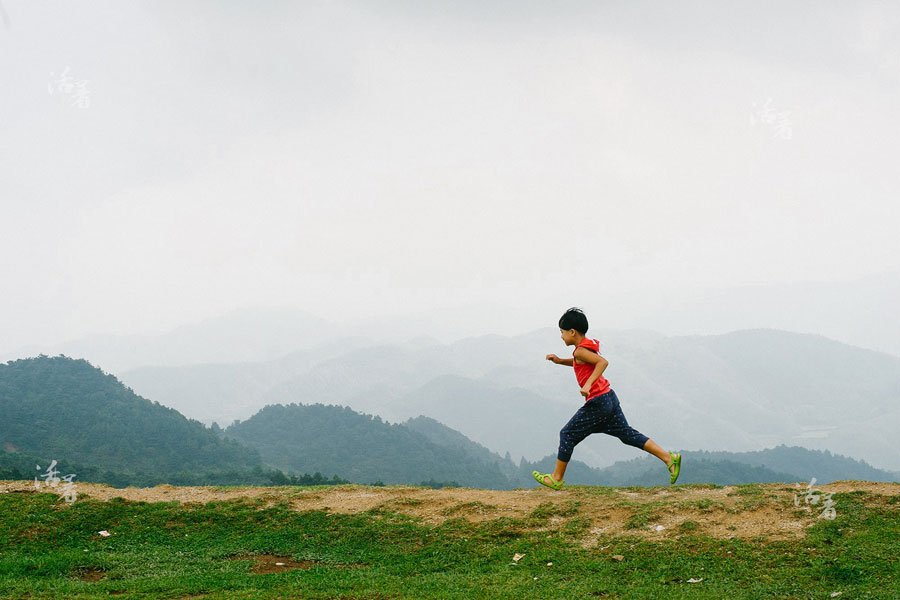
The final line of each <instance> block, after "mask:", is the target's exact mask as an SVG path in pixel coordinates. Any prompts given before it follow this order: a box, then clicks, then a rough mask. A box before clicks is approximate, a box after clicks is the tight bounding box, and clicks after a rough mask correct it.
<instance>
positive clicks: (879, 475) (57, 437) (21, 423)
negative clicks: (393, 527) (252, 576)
mask: <svg viewBox="0 0 900 600" xmlns="http://www.w3.org/2000/svg"><path fill="white" fill-rule="evenodd" d="M0 414H2V415H3V417H4V418H3V419H0V447H2V449H3V451H2V452H0V473H3V472H12V470H17V471H18V472H20V473H29V472H30V470H31V467H32V466H33V465H32V463H33V464H40V465H41V466H47V465H45V464H44V463H45V462H47V463H49V460H45V458H47V457H49V458H56V459H59V460H60V463H61V464H64V465H66V466H67V467H68V466H70V465H78V468H79V469H81V470H82V476H100V475H103V474H104V473H105V474H106V475H107V476H108V475H109V474H110V473H113V474H114V475H115V474H118V475H121V476H130V477H132V478H136V479H137V480H140V481H144V480H148V479H149V480H157V481H158V480H162V481H175V482H179V483H181V482H185V481H192V480H194V479H196V478H197V475H198V474H202V473H210V474H212V475H215V476H216V477H220V478H227V477H229V476H237V475H239V474H240V473H243V474H244V475H243V476H245V477H247V478H249V480H250V481H253V482H256V483H265V482H266V479H267V478H271V477H273V476H274V475H267V474H266V473H265V472H264V469H266V468H269V469H272V468H274V469H281V470H284V471H286V472H288V473H292V474H303V473H307V474H308V473H313V472H318V473H326V474H328V475H337V476H339V477H341V478H343V479H347V480H350V481H353V482H356V483H374V482H377V481H381V482H383V483H405V484H412V485H420V484H422V483H423V482H426V481H431V482H438V483H440V482H442V483H443V484H459V485H464V486H475V487H484V488H493V489H511V488H514V487H533V486H534V485H536V483H535V482H534V480H533V479H532V478H531V471H532V470H533V469H538V470H542V471H543V472H548V471H550V470H552V468H553V465H554V463H555V456H554V454H548V455H546V456H545V457H544V458H542V459H540V460H538V461H534V462H529V461H526V460H524V459H523V460H519V461H518V463H516V462H514V461H513V460H512V458H511V457H510V456H509V454H508V453H507V455H506V456H504V457H501V456H500V455H498V454H496V453H494V452H491V451H490V450H489V449H488V448H486V447H485V446H483V445H481V444H478V443H476V442H473V441H472V440H471V439H469V438H467V437H466V436H465V435H463V434H462V433H460V432H459V431H456V430H453V429H452V428H450V427H447V426H446V425H444V424H442V423H440V422H438V421H436V420H434V419H431V418H427V417H422V416H419V417H416V418H413V419H410V420H408V421H407V422H406V423H405V424H390V423H387V422H384V421H383V420H381V419H380V418H379V417H377V416H372V415H367V414H361V413H358V412H356V411H354V410H352V409H350V408H347V407H339V406H325V405H322V404H317V405H300V404H291V405H270V406H266V407H265V408H264V409H263V410H261V411H259V412H258V413H257V414H256V415H254V416H253V417H251V418H250V419H248V420H247V421H245V422H236V423H233V424H232V425H231V426H229V427H228V428H227V429H226V430H222V429H221V428H218V427H214V428H212V429H208V428H206V427H204V426H203V424H201V423H199V422H196V421H191V420H188V419H186V418H185V417H184V416H183V415H181V414H179V413H178V412H177V411H175V410H173V409H169V408H165V407H162V406H160V405H159V404H158V403H154V402H151V401H149V400H146V399H144V398H141V397H139V396H136V395H135V394H134V393H133V392H132V390H130V389H128V388H126V387H125V386H124V385H122V384H121V383H120V382H119V381H117V380H116V378H115V377H113V376H112V375H108V374H105V373H103V372H102V371H100V369H98V368H96V367H93V366H91V365H90V364H89V363H88V362H87V361H84V360H74V359H71V358H68V357H62V356H61V357H53V358H51V357H46V356H43V357H38V358H35V359H26V360H19V361H14V362H10V363H7V364H3V365H0ZM66 425H67V426H66ZM589 439H590V438H589ZM580 449H581V446H579V450H580ZM669 449H671V450H676V451H677V448H669ZM681 452H682V454H683V456H684V471H683V473H682V477H681V478H680V479H679V483H710V482H711V483H719V484H723V485H724V484H732V483H747V482H751V481H785V482H805V481H809V479H810V478H811V477H816V479H817V481H818V482H820V483H827V482H829V481H832V480H834V479H868V480H872V481H896V480H898V479H900V477H897V474H896V473H887V472H885V471H880V470H878V469H875V468H873V467H871V466H870V465H868V464H866V463H865V462H862V461H857V460H854V459H850V458H847V457H844V456H839V455H834V454H832V453H830V452H821V451H814V450H807V449H804V448H799V447H787V446H784V445H782V446H779V447H776V448H772V449H767V450H764V451H757V452H743V453H735V452H692V451H688V450H684V451H681ZM35 461H40V462H35ZM62 468H63V467H62V466H60V469H62ZM279 473H280V471H278V472H276V473H275V475H278V474H279ZM129 474H130V475H129ZM216 474H217V475H216ZM32 475H33V473H32ZM279 477H280V481H284V480H285V479H284V475H283V473H280V475H279ZM154 478H155V479H154ZM192 478H193V479H192ZM566 479H567V481H568V482H569V483H571V484H576V483H577V484H585V485H667V484H668V472H667V471H666V469H665V465H664V464H663V463H662V462H661V461H659V460H658V459H656V458H655V457H651V456H649V455H641V456H639V457H638V458H634V459H632V460H629V461H622V462H618V463H616V464H613V465H611V466H610V467H607V468H605V469H595V468H591V467H589V466H588V465H586V464H584V463H583V462H580V461H579V460H573V461H572V462H571V463H570V466H569V470H568V472H567V474H566ZM82 480H84V479H82Z"/></svg>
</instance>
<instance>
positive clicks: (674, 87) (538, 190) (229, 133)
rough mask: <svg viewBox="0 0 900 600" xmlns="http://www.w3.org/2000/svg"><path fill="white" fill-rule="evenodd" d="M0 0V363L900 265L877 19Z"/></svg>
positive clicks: (674, 293) (489, 4)
mask: <svg viewBox="0 0 900 600" xmlns="http://www.w3.org/2000/svg"><path fill="white" fill-rule="evenodd" d="M0 2H2V8H3V14H0V16H2V17H3V19H2V22H0V74H2V85H0V208H2V213H0V257H2V258H0V281H2V293H0V315H2V319H0V346H2V347H3V348H5V349H9V348H13V347H16V346H19V345H24V344H31V343H38V342H53V341H61V340H65V339H71V338H74V337H78V336H81V335H85V334H88V333H100V332H110V333H127V332H134V333H149V332H161V331H164V330H167V329H170V328H172V327H175V326H177V325H180V324H183V323H187V322H191V321H195V320H199V319H203V318H206V317H210V316H215V315H218V314H222V313H225V312H227V311H229V310H231V309H234V308H238V307H249V306H275V305H277V306H295V307H298V308H302V309H305V310H308V311H310V312H313V313H315V314H318V315H321V316H323V317H328V318H335V319H339V320H340V319H342V318H346V319H348V320H349V319H354V318H361V317H366V316H372V315H381V314H387V313H396V312H399V311H402V310H411V311H416V312H423V311H428V310H432V309H434V310H440V309H447V308H453V307H457V306H464V305H472V304H478V303H491V304H492V305H493V306H498V307H503V306H508V307H515V310H516V311H518V312H516V313H515V314H516V315H520V318H521V321H518V322H517V323H516V325H517V326H519V328H520V330H521V331H522V332H524V331H530V330H533V329H536V328H538V327H544V326H547V325H552V324H553V323H555V319H557V318H558V316H559V314H561V312H562V311H563V310H564V309H565V308H567V307H569V306H572V305H578V306H583V307H585V309H586V310H588V311H589V312H588V314H589V316H590V315H591V314H592V313H591V312H590V310H591V309H593V310H595V311H599V310H603V311H606V314H605V315H604V318H605V319H606V321H605V324H606V325H608V326H615V325H619V324H626V323H627V324H628V325H637V324H636V323H633V322H630V321H628V319H629V318H631V315H630V313H628V312H627V309H628V308H629V307H633V306H634V304H635V303H636V302H640V301H641V300H644V301H646V302H649V303H651V304H652V302H659V301H660V299H661V298H664V297H665V298H671V297H684V296H687V295H690V294H691V293H696V290H699V289H702V288H714V287H727V286H732V285H740V284H746V283H758V282H772V283H784V282H798V281H849V280H852V279H854V278H858V277H864V276H870V275H876V274H878V273H881V272H883V271H886V270H896V269H897V268H898V267H900V236H898V235H897V233H898V230H900V228H898V225H900V217H898V209H897V198H898V192H900V179H898V175H897V169H896V162H897V156H900V136H898V132H900V127H898V126H900V114H898V110H897V107H898V106H900V97H898V96H900V94H898V92H900V8H898V5H897V4H896V3H891V2H883V3H875V2H846V3H827V4H822V3H820V2H793V3H789V4H785V3H781V2H744V3H740V4H738V3H730V2H705V3H699V2H677V3H672V2H670V3H661V2H653V3H649V2H648V3H643V2H628V3H623V2H617V3H601V2H594V1H592V0H591V1H581V2H573V1H569V2H566V1H554V2H550V1H547V2H537V1H535V0H516V1H512V0H504V1H502V2H500V1H492V0H479V1H468V0H465V1H454V2H436V1H422V0H410V1H399V0H393V1H392V0H366V1H359V2H350V1H342V0H331V1H325V0H321V1H309V2H281V1H279V2H266V3H247V2H236V1H227V2H226V1H219V2H213V1H212V0H204V1H193V2H192V1H190V0H177V1H176V0H172V1H154V2H149V1H148V2H122V1H120V0H115V1H108V2H99V1H80V2H64V1H41V2H34V1H33V0H0ZM67 69H68V70H67ZM63 73H65V75H66V77H68V78H70V79H64V77H63ZM79 94H80V95H79ZM766 103H768V104H766ZM547 314H549V315H552V316H551V320H550V321H549V322H548V321H547V318H546V315H547ZM593 314H596V312H595V313H593ZM542 315H543V316H542ZM486 327H489V326H488V325H486ZM413 333H415V332H413ZM423 333H427V332H423Z"/></svg>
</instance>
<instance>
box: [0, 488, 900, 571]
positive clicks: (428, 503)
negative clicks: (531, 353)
mask: <svg viewBox="0 0 900 600" xmlns="http://www.w3.org/2000/svg"><path fill="white" fill-rule="evenodd" d="M807 485H808V482H791V483H769V484H754V485H749V486H724V487H718V486H712V485H676V486H671V487H653V488H635V487H631V488H609V487H588V486H571V487H567V488H564V489H563V490H560V491H554V490H551V489H549V488H545V487H537V488H534V489H523V490H510V491H497V490H481V489H470V488H444V489H440V490H434V489H430V488H421V487H406V486H386V487H373V486H358V485H342V486H321V487H314V488H301V489H298V488H295V487H290V486H284V487H229V488H215V487H176V486H171V485H158V486H155V487H152V488H135V487H128V488H123V489H118V488H113V487H111V486H108V485H104V484H92V483H78V484H77V488H76V489H77V493H78V499H85V498H93V499H97V500H103V501H106V500H110V499H112V498H122V499H125V500H127V501H133V502H138V501H143V502H171V501H174V500H177V501H179V502H181V503H183V504H188V505H190V504H198V505H199V504H204V503H207V502H211V501H225V500H235V499H245V500H250V501H252V502H253V504H254V505H256V506H257V507H259V508H267V507H271V506H273V505H275V504H282V505H285V506H287V507H289V508H290V509H292V510H296V511H299V512H305V511H310V510H325V511H329V512H333V513H343V514H356V513H365V512H369V511H371V514H373V515H378V514H384V513H402V514H405V515H408V516H409V517H412V518H414V519H417V520H419V521H421V522H422V523H424V524H428V525H432V526H436V525H441V524H442V523H444V522H445V521H447V520H449V519H460V518H461V519H465V520H467V521H469V522H473V523H483V522H487V521H494V520H499V519H503V518H506V519H508V520H507V521H506V522H507V523H509V522H512V521H509V520H516V522H517V523H518V524H519V525H520V526H521V527H524V528H527V529H530V530H537V531H542V530H546V531H552V530H557V529H560V528H566V531H568V532H569V533H570V534H572V535H576V536H579V537H581V540H582V545H583V546H585V547H592V546H595V545H597V544H598V543H599V542H600V540H602V539H604V538H607V537H610V536H621V535H634V536H641V537H645V538H651V539H663V538H668V537H673V536H677V535H680V534H684V533H692V534H701V535H708V536H711V537H716V538H723V539H727V538H731V537H738V538H753V537H761V538H763V539H791V538H798V537H804V536H805V533H806V532H805V529H806V528H807V527H809V526H810V525H812V524H814V523H815V522H817V520H820V519H821V518H822V514H821V513H822V508H823V503H819V504H817V505H815V504H814V505H810V504H808V503H805V502H804V501H803V497H804V496H805V495H806V489H807ZM813 490H815V491H817V492H819V493H820V494H828V493H846V492H858V491H861V492H866V493H868V494H871V495H873V496H896V495H900V484H895V483H878V482H870V481H836V482H833V483H829V484H823V485H814V486H813ZM29 491H30V492H35V491H36V490H35V488H34V484H33V483H30V482H26V481H0V493H9V492H29ZM40 491H42V492H43V491H47V490H46V488H41V490H40ZM76 501H77V500H76ZM795 501H797V502H798V504H799V506H798V505H797V504H795ZM60 503H61V504H66V503H65V502H64V501H63V500H62V499H61V500H60ZM840 510H841V507H840V502H839V501H836V502H835V504H834V511H835V513H836V517H837V518H839V517H840ZM289 561H290V559H284V557H282V558H281V559H279V560H273V561H272V562H284V563H288V562H289ZM278 566H279V567H280V566H283V565H278ZM294 568H301V567H294Z"/></svg>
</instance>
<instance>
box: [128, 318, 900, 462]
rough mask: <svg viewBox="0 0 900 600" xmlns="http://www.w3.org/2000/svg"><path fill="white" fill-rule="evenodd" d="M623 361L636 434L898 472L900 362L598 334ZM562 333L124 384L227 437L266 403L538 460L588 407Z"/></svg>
mask: <svg viewBox="0 0 900 600" xmlns="http://www.w3.org/2000/svg"><path fill="white" fill-rule="evenodd" d="M589 335H590V336H592V337H598V338H599V339H600V340H601V342H602V347H601V350H602V352H604V353H605V356H606V357H607V359H608V360H609V361H610V365H609V367H608V368H607V370H606V371H605V373H604V375H605V376H606V377H607V378H608V379H609V380H610V382H611V383H612V387H613V389H614V390H615V391H616V394H617V395H618V397H619V400H620V402H621V404H622V407H623V410H624V412H625V415H626V417H627V418H628V420H629V422H630V423H631V424H632V426H634V427H635V428H636V429H638V430H639V431H642V432H643V433H645V434H646V435H648V436H650V437H651V438H652V439H654V440H655V441H657V443H659V444H661V445H662V446H663V447H664V448H669V447H678V448H686V449H697V450H729V451H751V450H759V449H762V448H766V447H772V446H776V445H778V444H788V445H801V446H804V447H807V448H811V449H822V450H826V449H827V450H830V451H832V452H835V453H840V454H846V455H849V456H854V457H858V458H861V459H863V460H866V461H867V462H869V463H870V464H872V465H875V466H878V467H881V468H884V469H889V470H894V469H898V468H900V456H898V455H897V454H896V453H895V452H894V451H893V445H892V441H891V440H892V439H894V437H895V433H894V432H896V431H897V430H898V428H900V404H898V403H897V402H896V400H897V399H900V358H898V357H895V356H893V355H889V354H885V353H881V352H876V351H872V350H865V349H862V348H857V347H853V346H849V345H847V344H843V343H840V342H836V341H833V340H829V339H827V338H825V337H822V336H818V335H811V334H797V333H791V332H785V331H777V330H766V329H758V330H745V331H736V332H731V333H728V334H723V335H715V336H672V337H667V336H663V335H661V334H658V333H655V332H651V331H641V330H627V331H619V330H605V329H599V330H596V331H594V330H591V331H589ZM551 352H552V353H556V354H558V355H560V356H564V357H567V356H571V348H570V347H569V348H567V347H566V346H564V345H563V344H562V342H561V340H559V332H558V329H556V328H545V329H541V330H537V331H534V332H531V333H529V334H524V335H520V336H515V337H506V336H499V335H486V336H481V337H476V338H467V339H463V340H459V341H457V342H454V343H451V344H441V343H439V342H436V341H435V340H431V339H428V338H418V339H415V340H411V341H410V342H408V343H404V344H380V345H368V346H367V345H365V341H364V340H360V339H358V338H345V339H343V340H340V341H336V342H328V343H327V344H322V345H320V346H318V347H315V348H313V349H311V350H305V351H299V352H294V353H291V354H288V355H286V356H284V357H281V358H280V359H278V360H275V361H269V362H262V363H249V364H241V363H239V364H224V365H202V366H194V367H172V368H165V367H144V368H140V369H135V370H132V371H127V372H124V373H122V374H120V378H121V379H122V381H123V382H125V383H126V384H127V385H129V386H131V387H132V388H133V389H135V390H136V391H137V392H138V393H139V394H141V395H143V396H145V397H148V398H153V399H155V400H158V401H159V402H161V403H162V404H165V405H167V406H171V407H173V408H176V409H178V410H179V411H180V412H182V413H183V414H185V415H187V416H189V417H191V418H195V419H198V420H200V421H203V422H206V423H212V422H213V421H216V422H218V423H220V424H221V425H223V426H227V425H228V424H229V423H230V422H232V421H233V420H235V419H246V418H247V417H249V416H250V415H252V414H254V413H255V412H256V411H258V410H259V409H260V408H262V407H263V406H265V405H266V404H289V403H295V402H296V403H304V404H314V403H324V404H335V405H342V406H348V407H351V408H353V409H355V410H357V411H361V412H365V413H371V414H376V415H379V416H380V417H382V418H384V419H386V420H389V421H392V422H400V421H404V420H406V419H409V418H412V417H417V416H419V415H424V416H427V417H432V418H434V419H436V420H438V421H440V422H441V423H444V424H446V425H448V426H449V427H452V428H453V429H456V430H458V431H460V432H462V433H463V434H464V435H466V436H468V437H470V438H471V439H473V440H475V441H477V442H479V443H481V444H483V445H484V446H486V447H487V448H489V449H491V450H492V451H494V452H498V453H501V454H503V453H505V452H507V451H509V452H510V453H511V454H512V456H513V458H514V459H516V460H518V458H520V457H525V458H526V459H528V460H537V459H539V458H540V457H542V456H544V455H546V454H547V453H548V452H550V451H552V450H555V448H556V445H557V442H558V432H559V429H560V428H561V427H562V426H563V425H564V424H565V423H566V421H567V420H568V419H569V418H570V417H571V415H572V414H573V413H574V411H575V410H576V409H577V408H578V407H579V406H580V405H581V403H582V402H583V400H582V398H581V396H580V395H579V393H578V386H577V383H576V381H575V376H574V372H573V369H572V368H571V367H563V366H560V365H554V364H552V363H550V362H548V361H546V360H545V358H544V357H545V355H546V354H547V353H551ZM635 452H637V450H636V449H634V448H631V447H628V446H625V445H623V444H621V443H620V442H619V441H618V440H617V439H614V438H611V437H608V436H592V437H590V438H588V440H586V441H585V442H584V443H582V444H581V445H580V446H579V447H578V448H577V450H576V457H577V458H578V459H580V460H583V461H585V462H587V463H588V464H590V465H593V466H596V467H602V466H607V465H610V464H612V463H613V462H615V461H617V460H625V459H629V458H633V457H634V456H635Z"/></svg>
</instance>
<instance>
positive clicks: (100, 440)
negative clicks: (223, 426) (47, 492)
mask: <svg viewBox="0 0 900 600" xmlns="http://www.w3.org/2000/svg"><path fill="white" fill-rule="evenodd" d="M0 413H2V415H3V418H2V419H0V448H2V450H3V451H4V452H5V453H7V454H10V455H11V456H8V457H7V458H6V459H5V460H6V463H7V464H8V465H9V464H11V462H15V461H16V460H18V461H19V463H21V461H22V460H24V459H25V458H26V457H27V459H28V462H29V463H30V462H31V461H32V460H35V459H37V460H39V461H41V462H38V463H36V464H40V465H41V466H42V467H44V465H45V463H46V464H49V463H50V460H51V459H56V460H58V461H59V464H60V465H70V466H71V465H79V466H80V467H81V468H85V469H87V468H88V467H91V468H95V469H97V470H99V471H109V472H114V473H118V474H124V475H133V476H137V477H151V478H153V477H160V476H166V477H176V476H180V475H185V474H187V475H190V474H198V473H203V474H205V473H227V472H235V471H242V472H249V471H252V470H254V469H257V470H259V469H260V468H261V467H262V461H261V460H260V457H259V454H258V453H257V452H256V451H255V450H252V449H250V448H246V447H244V446H242V445H241V444H239V443H237V442H235V441H232V440H224V439H221V438H220V437H219V436H217V435H216V434H215V433H214V432H213V431H212V430H210V429H208V428H206V427H205V426H204V425H203V424H202V423H200V422H198V421H193V420H189V419H187V418H185V417H184V416H183V415H182V414H181V413H179V412H178V411H176V410H174V409H171V408H166V407H164V406H161V405H160V404H159V403H156V402H151V401H150V400H147V399H145V398H141V397H140V396H137V395H136V394H135V393H134V392H133V391H132V390H131V389H130V388H127V387H125V386H124V385H122V383H120V382H119V381H118V380H117V379H116V378H115V377H113V376H112V375H108V374H106V373H104V372H103V371H101V370H100V369H98V368H96V367H94V366H92V365H91V364H90V363H89V362H87V361H85V360H75V359H72V358H68V357H65V356H57V357H48V356H43V355H41V356H39V357H36V358H29V359H22V360H16V361H10V362H9V363H6V364H0ZM30 469H32V470H33V469H34V465H33V464H32V465H31V466H30ZM29 475H30V473H29Z"/></svg>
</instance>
